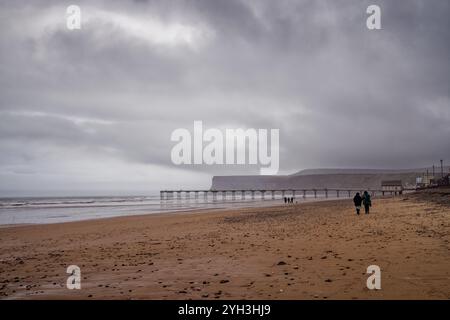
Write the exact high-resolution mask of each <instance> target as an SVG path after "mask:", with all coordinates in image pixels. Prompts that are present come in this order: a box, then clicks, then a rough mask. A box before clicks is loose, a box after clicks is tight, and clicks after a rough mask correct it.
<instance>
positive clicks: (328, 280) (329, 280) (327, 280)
mask: <svg viewBox="0 0 450 320" xmlns="http://www.w3.org/2000/svg"><path fill="white" fill-rule="evenodd" d="M332 281H333V280H331V279H326V280H325V282H332Z"/></svg>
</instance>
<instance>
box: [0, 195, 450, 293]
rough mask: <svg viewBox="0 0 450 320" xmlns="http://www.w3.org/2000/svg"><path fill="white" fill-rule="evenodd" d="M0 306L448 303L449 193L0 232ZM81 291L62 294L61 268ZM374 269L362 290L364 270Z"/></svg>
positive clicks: (141, 217) (106, 220) (11, 229)
mask: <svg viewBox="0 0 450 320" xmlns="http://www.w3.org/2000/svg"><path fill="white" fill-rule="evenodd" d="M0 241H1V250H0V297H1V298H2V299H23V298H24V299H55V298H58V299H190V298H191V299H449V298H450V250H449V248H450V190H441V191H439V192H438V191H436V192H433V193H421V194H414V195H404V196H402V197H396V198H384V199H380V198H378V199H374V200H373V207H372V212H371V214H369V215H361V216H356V215H355V213H354V209H353V205H352V201H351V200H339V201H334V200H333V201H327V202H317V203H304V204H297V205H289V206H288V205H286V206H279V207H271V208H252V209H242V210H232V211H222V212H217V211H216V212H202V213H183V214H165V215H146V216H133V217H123V218H111V219H102V220H95V221H84V222H71V223H62V224H53V225H36V226H16V227H6V228H1V229H0ZM72 264H75V265H78V266H79V267H80V268H81V272H82V283H81V285H82V288H81V290H68V289H66V287H65V283H66V279H67V276H68V275H67V274H66V268H67V266H69V265H72ZM373 264H375V265H378V266H380V268H381V287H382V289H381V290H368V289H367V287H366V279H367V277H368V275H367V274H366V268H367V267H368V266H369V265H373Z"/></svg>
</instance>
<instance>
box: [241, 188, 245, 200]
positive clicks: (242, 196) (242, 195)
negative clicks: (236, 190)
mask: <svg viewBox="0 0 450 320" xmlns="http://www.w3.org/2000/svg"><path fill="white" fill-rule="evenodd" d="M241 199H245V190H242V191H241Z"/></svg>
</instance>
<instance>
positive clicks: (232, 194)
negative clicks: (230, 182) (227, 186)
mask: <svg viewBox="0 0 450 320" xmlns="http://www.w3.org/2000/svg"><path fill="white" fill-rule="evenodd" d="M231 199H232V200H235V199H236V191H234V190H233V191H231Z"/></svg>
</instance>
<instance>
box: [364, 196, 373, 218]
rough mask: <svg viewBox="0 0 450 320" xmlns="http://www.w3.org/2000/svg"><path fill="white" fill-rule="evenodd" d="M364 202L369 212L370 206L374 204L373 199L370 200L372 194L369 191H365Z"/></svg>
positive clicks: (366, 210)
mask: <svg viewBox="0 0 450 320" xmlns="http://www.w3.org/2000/svg"><path fill="white" fill-rule="evenodd" d="M362 202H363V204H364V210H365V212H366V214H369V208H370V207H371V206H372V201H371V200H370V194H369V193H368V192H367V191H364V195H363V197H362Z"/></svg>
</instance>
